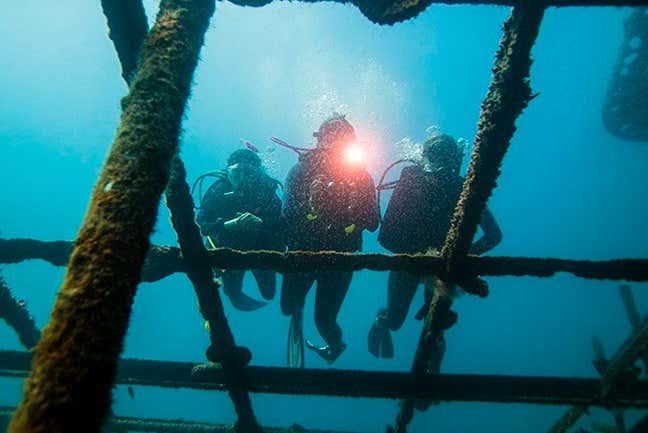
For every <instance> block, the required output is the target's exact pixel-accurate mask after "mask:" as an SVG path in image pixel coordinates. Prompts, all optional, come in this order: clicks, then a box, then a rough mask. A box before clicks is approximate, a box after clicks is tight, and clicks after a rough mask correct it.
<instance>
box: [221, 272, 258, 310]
mask: <svg viewBox="0 0 648 433" xmlns="http://www.w3.org/2000/svg"><path fill="white" fill-rule="evenodd" d="M244 275H245V271H241V270H227V271H225V272H224V273H223V277H222V278H223V292H224V293H225V294H226V295H227V297H228V298H229V299H230V301H232V305H233V306H234V308H236V309H237V310H240V311H254V310H258V309H259V308H261V307H263V306H265V305H266V304H267V303H266V302H263V301H258V300H256V299H254V298H250V297H249V296H248V295H246V294H245V293H243V276H244Z"/></svg>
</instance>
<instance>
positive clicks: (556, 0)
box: [230, 0, 648, 24]
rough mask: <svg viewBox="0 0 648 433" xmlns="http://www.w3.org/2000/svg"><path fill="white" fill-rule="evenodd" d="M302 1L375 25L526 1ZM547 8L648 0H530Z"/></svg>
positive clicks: (259, 2)
mask: <svg viewBox="0 0 648 433" xmlns="http://www.w3.org/2000/svg"><path fill="white" fill-rule="evenodd" d="M273 1H274V0H230V2H231V3H234V4H237V5H239V6H251V7H261V6H265V5H268V4H270V3H272V2H273ZM299 1H301V2H302V3H322V2H335V3H342V4H352V5H354V6H355V7H357V8H358V9H359V10H360V12H361V13H362V14H363V15H364V16H365V17H366V18H368V19H369V20H370V21H372V22H374V23H376V24H395V23H397V22H400V21H405V20H409V19H412V18H414V17H416V16H417V15H418V14H420V13H421V12H423V11H424V10H425V9H426V8H427V7H428V6H430V5H432V4H439V5H473V6H480V5H481V6H520V5H524V3H525V0H299ZM531 2H532V3H535V4H537V5H540V6H542V5H544V6H546V7H570V6H580V7H586V6H642V5H646V4H648V1H647V0H544V1H543V0H532V1H531Z"/></svg>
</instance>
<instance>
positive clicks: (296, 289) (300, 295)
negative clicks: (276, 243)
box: [281, 273, 314, 368]
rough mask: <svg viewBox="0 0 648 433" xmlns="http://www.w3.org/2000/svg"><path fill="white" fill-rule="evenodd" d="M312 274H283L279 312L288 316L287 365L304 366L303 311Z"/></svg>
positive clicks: (292, 366) (293, 366) (311, 281)
mask: <svg viewBox="0 0 648 433" xmlns="http://www.w3.org/2000/svg"><path fill="white" fill-rule="evenodd" d="M312 275H313V274H303V273H302V274H284V277H283V283H282V285H281V312H282V313H283V314H284V315H286V316H290V326H289V327H288V345H287V358H288V367H291V368H302V367H304V337H303V325H302V319H303V311H304V302H305V301H306V294H307V293H308V290H309V289H310V287H311V286H312V285H313V281H314V278H313V276H312Z"/></svg>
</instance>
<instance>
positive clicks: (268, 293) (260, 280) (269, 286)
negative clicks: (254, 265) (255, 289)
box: [252, 269, 277, 301]
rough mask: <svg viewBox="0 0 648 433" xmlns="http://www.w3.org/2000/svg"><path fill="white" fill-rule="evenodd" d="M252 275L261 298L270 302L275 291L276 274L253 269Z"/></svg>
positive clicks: (266, 270)
mask: <svg viewBox="0 0 648 433" xmlns="http://www.w3.org/2000/svg"><path fill="white" fill-rule="evenodd" d="M252 275H254V279H255V280H256V282H257V284H258V286H259V291H260V292H261V296H263V298H264V299H265V300H267V301H270V300H272V299H273V298H274V296H275V292H276V291H277V273H276V272H275V271H271V270H268V269H253V270H252Z"/></svg>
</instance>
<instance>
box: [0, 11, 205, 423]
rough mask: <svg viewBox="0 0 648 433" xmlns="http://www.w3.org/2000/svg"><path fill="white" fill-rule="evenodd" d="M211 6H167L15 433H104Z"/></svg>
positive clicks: (126, 106) (150, 40) (125, 105)
mask: <svg viewBox="0 0 648 433" xmlns="http://www.w3.org/2000/svg"><path fill="white" fill-rule="evenodd" d="M214 7H215V5H214V2H213V1H211V0H164V1H162V2H161V5H160V12H159V13H158V17H157V20H156V23H155V26H154V27H153V29H152V30H151V32H150V33H149V35H148V37H147V39H146V42H145V44H144V47H143V52H142V56H141V58H140V66H139V68H138V72H137V74H136V76H135V78H134V80H133V83H132V85H131V90H130V92H129V94H128V96H126V98H125V99H124V100H123V101H122V117H121V121H120V126H119V129H118V131H117V134H116V138H115V141H114V143H113V145H112V148H111V151H110V153H109V155H108V158H107V160H106V162H105V164H104V167H103V169H102V172H101V175H100V177H99V179H98V181H97V183H96V185H95V188H94V191H93V195H92V200H91V203H90V205H89V207H88V211H87V214H86V216H85V218H84V221H83V224H82V227H81V229H80V232H79V235H78V236H77V241H76V243H75V248H74V251H73V253H72V256H71V258H70V262H69V264H68V269H67V273H66V276H65V279H64V282H63V284H62V286H61V289H60V290H59V293H58V296H57V299H56V302H55V304H54V307H53V311H52V316H51V320H50V322H49V324H48V325H47V326H46V327H45V329H44V331H43V335H42V338H41V340H40V342H39V344H38V345H37V346H36V349H35V356H34V360H33V368H32V371H31V373H30V375H29V377H28V378H27V380H26V381H25V385H24V388H23V390H24V395H23V400H22V402H21V404H20V405H19V406H18V408H17V409H16V412H15V414H14V417H13V419H12V421H11V424H10V426H9V431H10V432H11V433H19V432H20V433H28V432H34V433H36V432H44V431H47V432H51V433H63V432H65V433H70V432H84V433H97V432H99V431H100V429H101V426H102V424H103V421H104V420H105V418H106V417H107V416H108V413H109V409H110V401H111V398H110V393H111V389H112V386H113V383H114V379H115V375H116V373H117V361H118V358H119V354H120V353H121V351H122V348H123V340H124V336H125V334H126V330H127V327H128V321H129V318H130V312H131V306H132V302H133V298H134V295H135V291H136V287H137V284H138V283H139V281H140V272H141V269H142V266H143V264H144V258H145V255H146V252H147V250H148V247H149V237H150V234H151V232H152V230H153V226H154V224H155V220H156V216H157V210H158V206H159V201H160V197H161V194H162V192H163V190H164V188H165V187H166V184H167V181H168V177H169V167H170V163H171V159H172V158H173V156H174V155H175V154H176V153H177V150H178V149H177V141H178V140H177V137H178V136H179V134H180V125H181V122H182V117H183V113H184V109H185V105H186V101H187V99H188V97H189V90H190V87H191V83H192V78H193V73H194V70H195V67H196V65H197V62H198V53H199V51H200V49H201V47H202V44H203V40H204V35H205V32H206V30H207V27H208V23H209V20H210V18H211V15H212V14H213V11H214Z"/></svg>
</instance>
